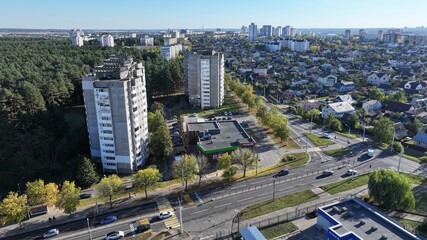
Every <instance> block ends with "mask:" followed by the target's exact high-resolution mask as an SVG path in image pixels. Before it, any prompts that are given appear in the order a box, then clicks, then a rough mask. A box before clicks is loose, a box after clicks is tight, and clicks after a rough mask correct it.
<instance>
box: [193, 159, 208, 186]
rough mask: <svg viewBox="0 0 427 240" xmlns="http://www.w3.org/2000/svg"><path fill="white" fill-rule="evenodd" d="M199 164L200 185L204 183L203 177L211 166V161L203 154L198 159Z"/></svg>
mask: <svg viewBox="0 0 427 240" xmlns="http://www.w3.org/2000/svg"><path fill="white" fill-rule="evenodd" d="M196 160H197V166H198V171H197V175H198V176H199V186H200V184H201V183H202V177H203V175H205V173H206V170H207V169H208V167H209V161H208V159H207V158H205V157H203V156H201V157H198V158H197V159H196Z"/></svg>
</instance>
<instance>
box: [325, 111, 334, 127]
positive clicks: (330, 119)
mask: <svg viewBox="0 0 427 240" xmlns="http://www.w3.org/2000/svg"><path fill="white" fill-rule="evenodd" d="M334 119H335V116H334V115H333V114H328V115H327V116H326V117H325V118H324V119H323V125H324V126H325V127H328V129H331V124H332V122H333V120H334Z"/></svg>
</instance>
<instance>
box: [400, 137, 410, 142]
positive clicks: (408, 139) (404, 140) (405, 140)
mask: <svg viewBox="0 0 427 240" xmlns="http://www.w3.org/2000/svg"><path fill="white" fill-rule="evenodd" d="M411 140H412V138H410V137H405V138H403V139H402V140H400V141H401V142H407V141H411Z"/></svg>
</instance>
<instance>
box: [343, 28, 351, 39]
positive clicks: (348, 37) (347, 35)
mask: <svg viewBox="0 0 427 240" xmlns="http://www.w3.org/2000/svg"><path fill="white" fill-rule="evenodd" d="M350 37H351V31H350V29H347V30H345V32H344V38H347V39H350Z"/></svg>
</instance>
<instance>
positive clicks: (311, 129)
mask: <svg viewBox="0 0 427 240" xmlns="http://www.w3.org/2000/svg"><path fill="white" fill-rule="evenodd" d="M312 131H313V113H312V114H311V121H310V133H311V132H312Z"/></svg>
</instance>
